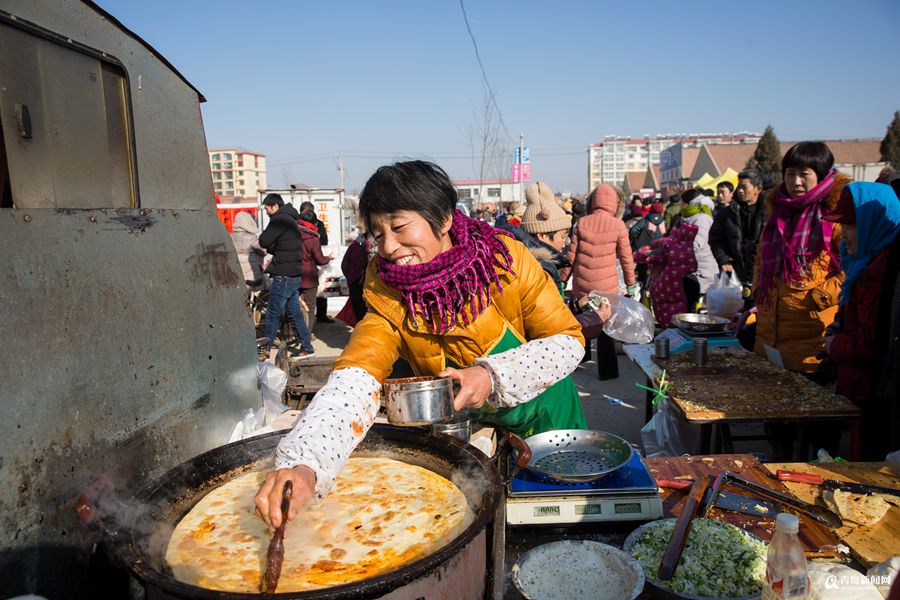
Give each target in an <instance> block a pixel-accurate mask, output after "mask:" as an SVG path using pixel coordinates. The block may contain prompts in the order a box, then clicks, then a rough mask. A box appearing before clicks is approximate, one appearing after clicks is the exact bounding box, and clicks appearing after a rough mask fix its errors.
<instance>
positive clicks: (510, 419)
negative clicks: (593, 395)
mask: <svg viewBox="0 0 900 600" xmlns="http://www.w3.org/2000/svg"><path fill="white" fill-rule="evenodd" d="M521 345H522V342H520V341H519V338H517V337H516V335H515V334H514V333H513V332H512V330H511V329H510V328H509V325H507V326H506V327H505V328H504V331H503V337H502V338H500V341H499V342H497V344H496V345H495V346H494V347H493V348H492V349H491V351H490V352H488V356H490V355H492V354H500V353H501V352H506V351H507V350H512V349H513V348H518V347H519V346H521ZM447 366H448V367H453V368H455V369H459V368H460V367H459V366H457V365H455V364H453V362H452V361H450V360H449V359H448V360H447ZM470 410H471V414H472V419H473V420H475V421H480V422H482V423H490V424H491V425H494V426H496V427H498V428H499V429H502V430H503V431H511V432H513V433H515V434H517V435H518V436H520V437H522V438H526V437H529V436H532V435H537V434H539V433H543V432H545V431H550V430H552V429H587V421H585V419H584V413H583V412H582V410H581V398H579V397H578V390H577V389H576V388H575V384H574V383H573V382H572V378H571V376H568V375H567V376H566V377H564V378H563V379H561V380H560V381H558V382H556V383H555V384H553V385H551V386H550V387H549V388H547V389H546V390H544V391H543V392H541V393H540V394H539V395H538V396H536V397H534V398H532V399H531V400H529V401H528V402H525V403H524V404H520V405H519V406H514V407H512V408H494V407H492V406H488V405H487V404H485V405H484V406H483V407H482V408H480V409H470Z"/></svg>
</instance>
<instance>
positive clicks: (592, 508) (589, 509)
mask: <svg viewBox="0 0 900 600" xmlns="http://www.w3.org/2000/svg"><path fill="white" fill-rule="evenodd" d="M575 514H576V515H602V514H603V505H602V504H576V505H575Z"/></svg>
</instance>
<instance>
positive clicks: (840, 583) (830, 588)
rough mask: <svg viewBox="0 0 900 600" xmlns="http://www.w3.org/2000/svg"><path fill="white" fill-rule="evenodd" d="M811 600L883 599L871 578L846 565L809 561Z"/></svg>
mask: <svg viewBox="0 0 900 600" xmlns="http://www.w3.org/2000/svg"><path fill="white" fill-rule="evenodd" d="M807 567H808V568H809V583H810V586H809V598H810V600H882V596H881V593H880V592H879V591H878V588H876V587H875V586H874V585H872V583H871V582H870V581H869V579H868V578H867V577H866V576H865V575H863V574H862V573H860V572H859V571H856V570H854V569H851V568H850V567H848V566H846V565H841V564H833V563H814V562H811V563H808V564H807Z"/></svg>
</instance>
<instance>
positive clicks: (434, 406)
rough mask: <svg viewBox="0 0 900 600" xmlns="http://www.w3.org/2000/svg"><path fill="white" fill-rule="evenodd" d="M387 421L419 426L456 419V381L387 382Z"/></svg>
mask: <svg viewBox="0 0 900 600" xmlns="http://www.w3.org/2000/svg"><path fill="white" fill-rule="evenodd" d="M382 389H383V392H384V404H385V406H386V407H387V416H388V421H390V422H391V424H393V425H403V426H416V425H431V424H432V423H443V422H445V421H449V420H450V419H451V418H452V417H453V380H452V379H450V378H449V377H404V378H402V379H388V380H386V381H385V382H384V384H383V386H382Z"/></svg>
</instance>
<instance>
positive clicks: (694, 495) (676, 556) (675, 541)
mask: <svg viewBox="0 0 900 600" xmlns="http://www.w3.org/2000/svg"><path fill="white" fill-rule="evenodd" d="M708 484H709V479H707V478H706V477H700V478H698V479H697V480H696V481H695V482H694V485H692V486H691V493H690V495H689V496H688V499H687V502H686V503H685V505H684V509H683V510H682V511H681V516H680V517H678V521H676V522H675V529H674V530H673V531H672V539H670V540H669V547H668V548H666V553H665V554H664V555H663V558H662V561H661V562H660V563H659V572H658V573H657V576H658V577H659V578H660V580H662V581H668V580H669V579H672V577H673V576H674V575H675V569H676V568H677V567H678V561H679V560H680V559H681V553H682V552H684V544H685V543H686V542H687V537H688V534H689V533H690V532H691V521H692V520H693V518H694V515H695V514H696V513H697V509H698V508H699V507H700V501H701V500H702V498H703V493H704V492H705V491H706V486H707V485H708Z"/></svg>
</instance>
